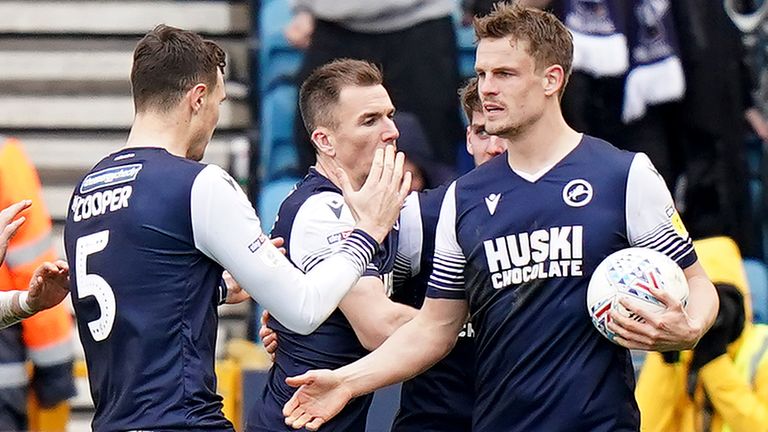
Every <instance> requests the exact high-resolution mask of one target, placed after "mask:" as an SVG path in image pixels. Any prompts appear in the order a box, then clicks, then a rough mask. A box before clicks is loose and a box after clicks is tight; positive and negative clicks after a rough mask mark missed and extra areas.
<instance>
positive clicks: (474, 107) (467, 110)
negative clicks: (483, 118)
mask: <svg viewBox="0 0 768 432" xmlns="http://www.w3.org/2000/svg"><path fill="white" fill-rule="evenodd" d="M459 97H460V98H461V109H463V110H464V115H466V116H467V122H469V123H470V124H471V123H472V114H474V113H476V112H480V113H482V112H483V104H482V102H480V92H479V91H478V89H477V78H470V79H469V81H467V83H466V84H464V87H462V88H461V89H459Z"/></svg>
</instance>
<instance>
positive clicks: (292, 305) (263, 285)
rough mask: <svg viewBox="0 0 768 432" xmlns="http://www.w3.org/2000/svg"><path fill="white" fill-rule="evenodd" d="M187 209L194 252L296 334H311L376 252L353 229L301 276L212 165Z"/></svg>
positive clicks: (197, 183) (243, 199) (197, 180)
mask: <svg viewBox="0 0 768 432" xmlns="http://www.w3.org/2000/svg"><path fill="white" fill-rule="evenodd" d="M190 208H191V218H192V232H193V237H194V242H195V247H197V248H198V249H199V250H200V251H201V252H202V253H204V254H205V255H206V256H208V257H209V258H211V259H212V260H214V261H216V262H217V263H219V264H220V265H221V266H222V267H224V268H225V269H227V270H229V272H230V273H231V274H232V276H233V277H234V278H235V280H237V281H238V282H239V283H240V285H241V286H242V287H243V289H245V290H246V291H247V292H248V294H250V295H251V297H253V299H254V300H256V301H257V302H259V303H260V304H261V305H262V306H264V308H266V309H267V310H269V311H270V313H272V314H273V315H274V316H275V318H277V319H278V320H280V322H281V323H283V325H285V326H286V327H287V328H289V329H290V330H292V331H295V332H297V333H301V334H309V333H311V332H312V331H313V330H314V329H315V328H317V326H319V325H320V324H321V323H322V322H323V321H325V319H326V318H327V317H328V316H329V315H330V314H331V313H332V312H333V311H334V310H335V309H336V307H337V306H338V303H339V301H341V298H342V297H344V295H345V294H346V293H347V291H349V289H350V288H351V287H352V286H353V285H354V284H355V283H356V282H357V280H358V279H359V277H360V275H362V274H363V272H364V271H365V269H366V266H367V265H368V263H369V262H370V260H371V258H372V256H373V255H374V253H375V252H376V250H377V249H378V244H377V243H376V241H375V240H374V239H373V238H371V237H370V236H369V235H368V234H366V233H364V232H363V231H360V230H354V231H352V233H351V234H350V235H349V236H348V237H347V238H346V239H345V240H344V242H343V244H342V245H341V246H340V247H339V248H338V252H337V253H334V254H332V255H330V256H329V257H328V258H327V259H325V260H324V261H323V262H322V263H319V264H317V265H316V266H314V268H312V270H310V271H309V272H307V274H304V273H302V272H301V271H300V270H299V269H297V268H296V267H295V266H294V265H293V264H291V262H290V261H288V259H287V258H286V257H284V256H283V255H282V254H281V253H280V252H279V251H278V250H277V248H275V247H274V246H273V245H272V243H270V241H269V239H268V238H267V236H266V235H264V233H263V232H262V231H261V225H260V222H259V218H258V217H257V216H256V212H255V211H254V210H253V207H252V206H251V203H250V202H249V201H248V198H247V197H246V196H245V194H244V193H243V191H242V190H241V189H240V187H239V186H237V184H236V183H235V181H234V180H232V178H231V177H230V176H229V175H228V174H227V173H226V172H224V170H222V169H221V168H219V167H217V166H214V165H210V166H208V167H206V168H204V169H203V170H202V171H201V172H200V173H199V174H198V175H197V177H196V178H195V181H194V183H193V185H192V191H191V197H190Z"/></svg>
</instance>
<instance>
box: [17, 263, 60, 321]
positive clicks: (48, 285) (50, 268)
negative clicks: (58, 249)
mask: <svg viewBox="0 0 768 432" xmlns="http://www.w3.org/2000/svg"><path fill="white" fill-rule="evenodd" d="M67 294H69V266H68V265H67V263H66V261H62V260H58V261H55V262H52V263H50V262H45V263H43V264H41V265H40V266H39V267H38V268H37V269H35V273H34V274H33V275H32V279H31V280H30V281H29V294H28V297H27V304H28V305H29V307H30V309H32V310H33V311H34V312H35V313H37V312H40V311H42V310H45V309H50V308H52V307H54V306H56V305H57V304H59V303H61V302H62V300H64V298H65V297H66V296H67Z"/></svg>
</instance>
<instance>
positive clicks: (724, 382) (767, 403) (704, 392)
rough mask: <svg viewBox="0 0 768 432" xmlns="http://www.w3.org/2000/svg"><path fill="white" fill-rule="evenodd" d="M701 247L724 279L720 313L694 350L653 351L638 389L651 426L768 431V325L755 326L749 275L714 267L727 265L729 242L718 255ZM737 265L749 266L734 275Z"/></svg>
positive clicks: (686, 431) (651, 430) (688, 431)
mask: <svg viewBox="0 0 768 432" xmlns="http://www.w3.org/2000/svg"><path fill="white" fill-rule="evenodd" d="M713 240H714V239H713ZM705 241H712V240H705ZM697 246H698V245H697ZM701 249H702V248H699V250H700V252H701V255H702V262H703V263H704V265H705V268H706V270H707V272H708V273H712V274H713V276H714V277H713V279H714V280H715V281H716V282H715V287H716V288H717V292H718V297H719V299H720V311H719V313H718V316H717V319H716V320H715V324H714V325H713V326H712V328H710V329H709V331H708V332H707V333H706V334H705V335H704V337H702V338H701V340H700V341H699V344H698V345H697V346H696V347H695V348H694V349H693V351H686V352H682V353H679V352H669V353H649V354H648V357H647V359H646V362H645V365H644V367H643V369H642V371H641V373H640V377H639V380H638V386H637V391H636V396H637V402H638V405H639V406H640V411H641V415H642V419H643V431H647V432H657V431H658V432H666V431H676V432H694V431H702V430H703V431H713V432H757V431H766V430H768V361H766V360H768V356H767V355H766V352H768V351H767V350H766V349H767V348H768V326H767V325H764V324H752V312H751V305H750V302H749V289H748V287H747V286H746V285H745V284H744V283H743V280H742V281H739V280H738V278H733V277H724V275H717V270H718V269H717V268H714V269H713V267H712V266H713V264H714V265H717V266H722V260H721V257H720V256H719V255H720V254H722V253H723V252H724V251H723V250H722V249H723V248H720V247H719V248H716V249H717V252H716V254H717V255H718V256H717V257H714V256H713V257H707V256H706V254H705V253H704V251H703V250H701ZM734 249H735V246H734ZM712 250H713V251H714V250H715V249H714V248H713V249H712ZM715 260H717V261H721V262H720V263H714V261H715ZM736 262H740V259H739V260H738V261H736ZM734 270H735V271H738V272H741V270H739V269H731V270H730V273H733V272H734ZM713 271H714V273H713ZM721 273H722V272H721ZM718 276H719V277H718ZM718 281H719V282H718Z"/></svg>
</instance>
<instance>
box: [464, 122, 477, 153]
mask: <svg viewBox="0 0 768 432" xmlns="http://www.w3.org/2000/svg"><path fill="white" fill-rule="evenodd" d="M471 134H472V126H471V125H470V126H467V133H466V135H467V144H466V145H467V153H469V155H470V156H474V155H475V151H474V150H473V149H472V143H470V142H469V136H470V135H471Z"/></svg>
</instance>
